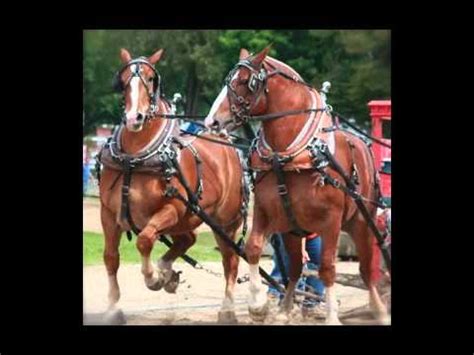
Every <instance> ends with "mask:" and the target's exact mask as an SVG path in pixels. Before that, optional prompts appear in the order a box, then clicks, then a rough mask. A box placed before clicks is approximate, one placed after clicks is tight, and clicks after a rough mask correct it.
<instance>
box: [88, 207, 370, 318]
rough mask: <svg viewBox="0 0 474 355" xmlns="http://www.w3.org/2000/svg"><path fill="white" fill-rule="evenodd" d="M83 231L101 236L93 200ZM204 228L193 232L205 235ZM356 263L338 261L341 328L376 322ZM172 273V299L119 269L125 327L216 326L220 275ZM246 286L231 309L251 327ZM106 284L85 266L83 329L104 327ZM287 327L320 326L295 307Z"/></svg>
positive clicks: (180, 266) (99, 270) (244, 269)
mask: <svg viewBox="0 0 474 355" xmlns="http://www.w3.org/2000/svg"><path fill="white" fill-rule="evenodd" d="M83 214H84V218H83V227H84V230H85V231H92V232H97V233H102V227H101V224H100V217H99V202H98V200H97V199H84V203H83ZM209 230H210V229H209V227H207V226H205V225H203V226H202V227H200V228H199V229H198V232H202V231H209ZM202 264H203V265H204V266H205V267H206V268H208V269H210V270H212V271H214V272H217V273H222V272H223V270H222V264H221V263H220V262H207V263H202ZM271 266H272V263H271V261H270V260H268V259H262V262H261V267H263V268H264V269H265V270H266V271H267V272H270V271H271ZM358 267H359V264H358V262H338V264H337V268H336V270H337V273H338V279H344V280H346V281H347V280H349V282H347V283H344V282H343V284H344V285H343V284H340V283H337V284H336V286H335V288H336V293H337V296H338V299H339V300H340V302H341V304H340V307H339V316H340V319H341V322H342V323H343V324H345V325H375V324H377V323H376V322H375V320H374V319H373V318H372V317H371V315H370V314H369V312H368V311H367V304H368V292H367V291H366V290H363V289H361V288H359V287H352V286H357V285H359V284H361V280H360V277H358V276H357V275H358ZM174 269H175V270H181V271H183V274H182V275H181V281H182V282H183V283H182V284H180V286H179V288H178V290H177V293H176V294H168V293H166V292H165V291H164V290H160V291H150V290H148V289H147V288H146V286H145V284H144V281H143V277H142V274H141V272H140V265H130V264H127V265H121V266H120V269H119V272H118V281H119V285H120V288H121V299H120V301H119V303H118V306H119V308H120V309H121V310H122V311H123V313H124V315H125V319H126V324H127V325H170V324H172V325H216V324H217V313H218V311H219V309H220V306H221V302H222V299H223V296H224V287H225V281H224V277H223V276H215V275H214V274H211V273H209V272H207V271H205V270H196V269H193V268H192V267H191V266H190V265H188V264H185V263H175V265H174ZM247 273H248V265H247V264H246V263H245V261H243V260H241V261H240V265H239V276H243V275H245V274H247ZM248 285H249V284H248V283H242V284H236V286H235V310H236V315H237V319H238V322H239V325H251V324H254V323H253V322H252V321H251V319H250V317H249V315H248V310H247V301H246V300H247V296H248ZM348 285H351V286H348ZM107 291H108V281H107V273H106V270H105V266H104V265H96V266H85V267H84V268H83V292H84V324H85V325H94V324H103V312H104V311H105V310H106V308H107ZM276 312H277V308H276V306H274V307H272V308H271V309H270V315H269V317H267V320H266V321H265V323H264V324H265V325H279V324H282V323H279V322H277V321H276V320H275V319H274V316H275V314H276ZM287 324H290V325H318V324H322V321H320V320H315V319H304V318H303V317H302V315H301V312H300V310H299V308H298V307H295V308H294V311H293V313H292V317H291V320H290V322H289V323H287Z"/></svg>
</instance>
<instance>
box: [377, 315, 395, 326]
mask: <svg viewBox="0 0 474 355" xmlns="http://www.w3.org/2000/svg"><path fill="white" fill-rule="evenodd" d="M375 319H376V320H377V323H378V324H380V325H390V324H391V318H390V316H389V315H388V314H378V315H377V316H376V317H375Z"/></svg>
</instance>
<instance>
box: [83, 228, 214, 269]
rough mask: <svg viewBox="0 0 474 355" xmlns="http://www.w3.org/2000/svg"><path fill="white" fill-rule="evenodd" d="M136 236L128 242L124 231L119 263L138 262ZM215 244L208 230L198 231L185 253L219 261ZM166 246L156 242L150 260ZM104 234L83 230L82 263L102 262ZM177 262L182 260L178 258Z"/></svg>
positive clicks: (161, 252) (157, 255) (158, 255)
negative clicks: (192, 243) (195, 239)
mask: <svg viewBox="0 0 474 355" xmlns="http://www.w3.org/2000/svg"><path fill="white" fill-rule="evenodd" d="M135 242H136V237H135V236H134V237H133V239H132V240H131V241H130V242H129V241H128V239H127V237H126V235H125V233H124V234H123V235H122V239H121V241H120V247H119V252H120V263H124V264H135V263H140V262H141V258H140V253H139V251H138V250H137V248H136V246H135ZM216 246H217V244H216V241H215V239H214V235H213V234H212V233H210V232H203V233H200V234H199V235H198V237H197V241H196V244H194V245H193V246H192V247H191V248H190V249H189V250H188V252H187V254H188V255H189V256H191V257H193V258H194V259H196V260H197V261H199V262H201V261H221V260H222V259H221V254H220V252H219V251H218V250H216V249H215V247H216ZM167 250H168V247H166V245H164V244H163V243H160V242H156V243H155V246H154V248H153V251H152V260H157V259H158V258H159V257H160V256H162V255H163V254H164V253H165V252H166V251H167ZM103 251H104V236H103V235H102V234H99V233H92V232H84V233H83V260H84V265H97V264H103V257H102V255H103ZM177 262H184V260H183V259H181V258H178V260H177Z"/></svg>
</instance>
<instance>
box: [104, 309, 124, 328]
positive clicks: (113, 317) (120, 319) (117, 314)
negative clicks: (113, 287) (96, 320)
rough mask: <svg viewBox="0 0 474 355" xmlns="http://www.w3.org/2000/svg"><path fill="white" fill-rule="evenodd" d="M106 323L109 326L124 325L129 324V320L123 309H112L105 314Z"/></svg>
mask: <svg viewBox="0 0 474 355" xmlns="http://www.w3.org/2000/svg"><path fill="white" fill-rule="evenodd" d="M104 323H105V324H107V325H123V324H127V319H126V318H125V314H123V312H122V310H121V309H112V310H109V311H107V312H106V313H105V314H104Z"/></svg>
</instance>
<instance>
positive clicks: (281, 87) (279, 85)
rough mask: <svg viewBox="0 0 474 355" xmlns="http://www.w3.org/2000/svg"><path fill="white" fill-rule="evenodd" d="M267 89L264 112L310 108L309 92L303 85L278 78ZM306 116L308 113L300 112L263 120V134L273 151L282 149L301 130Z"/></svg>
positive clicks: (306, 118)
mask: <svg viewBox="0 0 474 355" xmlns="http://www.w3.org/2000/svg"><path fill="white" fill-rule="evenodd" d="M268 89H269V92H268V96H267V100H268V101H267V102H268V110H267V112H266V113H278V112H284V111H291V110H304V109H308V108H311V104H312V99H311V94H310V92H309V90H308V88H307V87H306V86H304V85H301V84H298V83H295V82H293V81H290V80H287V79H285V78H278V80H275V81H274V84H272V85H270V83H269V86H268ZM308 117H309V115H308V114H300V115H292V116H286V117H281V118H278V119H275V120H269V121H264V122H263V134H264V136H265V140H266V142H267V143H268V144H269V145H270V147H271V148H272V149H273V150H274V151H280V152H281V151H284V150H285V149H286V148H287V147H288V146H289V145H290V144H291V143H292V142H293V141H294V140H295V139H296V137H297V136H298V134H299V133H300V132H301V130H302V129H303V127H304V125H305V123H306V121H307V120H308Z"/></svg>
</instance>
